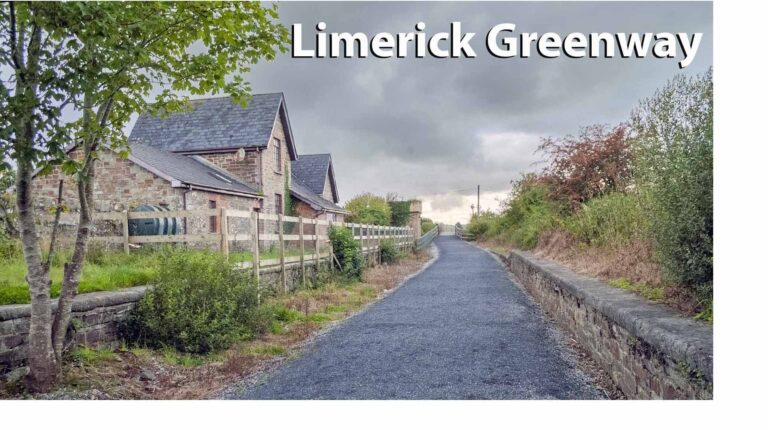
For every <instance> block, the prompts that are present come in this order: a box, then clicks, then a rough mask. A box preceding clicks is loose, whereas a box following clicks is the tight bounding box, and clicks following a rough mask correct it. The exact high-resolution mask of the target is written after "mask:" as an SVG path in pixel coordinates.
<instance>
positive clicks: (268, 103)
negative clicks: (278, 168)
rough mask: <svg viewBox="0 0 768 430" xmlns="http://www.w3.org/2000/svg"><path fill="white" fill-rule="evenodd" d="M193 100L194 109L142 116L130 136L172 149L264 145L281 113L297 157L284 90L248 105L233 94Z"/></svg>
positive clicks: (257, 99) (146, 142)
mask: <svg viewBox="0 0 768 430" xmlns="http://www.w3.org/2000/svg"><path fill="white" fill-rule="evenodd" d="M189 103H190V109H191V110H189V111H183V112H178V113H173V114H170V115H169V116H167V117H165V118H161V117H159V116H153V115H150V114H148V113H143V114H141V115H139V118H138V119H137V120H136V124H135V125H134V126H133V130H131V136H130V138H129V139H130V140H131V141H132V142H137V143H141V144H144V145H149V146H152V147H154V148H158V149H163V150H165V151H171V152H201V151H211V150H221V149H237V148H254V147H264V146H266V145H267V144H268V142H269V137H270V135H271V133H272V127H273V126H274V123H275V118H276V117H277V115H278V114H280V115H281V116H282V118H283V121H284V122H285V124H286V125H287V127H286V128H287V130H286V132H285V134H286V140H287V141H288V148H289V150H290V152H291V157H290V158H291V159H295V158H296V149H295V147H294V144H293V134H292V132H291V127H290V121H289V120H288V110H287V109H286V107H285V99H284V97H283V93H269V94H254V95H253V96H252V97H251V99H250V100H249V101H248V104H247V105H246V107H242V106H241V105H239V104H236V103H234V102H233V101H232V99H231V98H230V97H214V98H207V99H196V100H190V102H189Z"/></svg>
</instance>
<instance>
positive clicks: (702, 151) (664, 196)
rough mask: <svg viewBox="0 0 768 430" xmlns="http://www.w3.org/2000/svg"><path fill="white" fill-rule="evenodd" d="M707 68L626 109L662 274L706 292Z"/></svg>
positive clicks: (709, 276) (709, 273)
mask: <svg viewBox="0 0 768 430" xmlns="http://www.w3.org/2000/svg"><path fill="white" fill-rule="evenodd" d="M712 119H713V118H712V69H710V70H709V72H707V73H705V74H704V75H701V76H696V77H686V76H683V75H679V76H677V77H675V78H674V79H672V81H670V82H669V83H668V84H667V85H666V86H665V87H663V88H662V89H661V90H659V91H658V92H657V93H656V94H655V95H654V96H653V97H651V98H649V99H647V100H644V101H642V102H641V103H640V106H639V107H638V108H637V109H636V110H635V111H634V112H633V114H632V127H633V129H634V131H635V133H636V135H637V137H636V139H634V142H633V143H634V147H635V150H636V152H637V176H638V184H639V185H640V187H641V190H642V191H644V192H646V193H647V195H648V201H649V211H648V214H649V215H648V216H649V220H650V231H651V232H652V234H653V237H654V240H655V244H656V251H657V253H658V256H659V259H660V261H661V263H662V264H663V266H664V268H665V269H666V270H665V271H666V274H667V276H668V278H669V279H670V280H671V281H673V282H677V283H680V284H683V285H688V286H691V287H692V288H694V290H696V291H699V295H700V296H701V295H703V296H705V297H706V296H707V295H708V297H711V288H706V287H703V288H700V287H698V286H704V285H707V284H710V283H711V281H712V267H713V249H712V232H713V224H712V183H713V182H712V160H713V158H712V157H713V153H712V150H713V137H712V124H713V123H712Z"/></svg>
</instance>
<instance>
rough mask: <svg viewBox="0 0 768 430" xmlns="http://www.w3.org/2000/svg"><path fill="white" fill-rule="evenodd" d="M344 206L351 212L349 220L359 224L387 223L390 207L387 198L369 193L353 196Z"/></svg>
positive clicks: (390, 216)
mask: <svg viewBox="0 0 768 430" xmlns="http://www.w3.org/2000/svg"><path fill="white" fill-rule="evenodd" d="M344 208H345V209H346V210H348V211H350V212H351V213H352V215H350V217H349V221H350V222H354V223H360V224H375V225H389V223H390V220H391V219H392V209H391V208H390V207H389V204H388V203H387V200H386V199H384V198H383V197H379V196H375V195H373V194H371V193H364V194H360V195H357V196H355V197H353V198H352V199H351V200H350V201H348V202H347V204H346V205H345V206H344Z"/></svg>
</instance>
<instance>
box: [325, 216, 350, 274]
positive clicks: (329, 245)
mask: <svg viewBox="0 0 768 430" xmlns="http://www.w3.org/2000/svg"><path fill="white" fill-rule="evenodd" d="M342 225H343V224H342ZM331 227H333V221H330V220H328V252H329V254H328V262H329V263H331V273H333V241H331ZM353 231H354V230H353ZM352 234H354V233H352Z"/></svg>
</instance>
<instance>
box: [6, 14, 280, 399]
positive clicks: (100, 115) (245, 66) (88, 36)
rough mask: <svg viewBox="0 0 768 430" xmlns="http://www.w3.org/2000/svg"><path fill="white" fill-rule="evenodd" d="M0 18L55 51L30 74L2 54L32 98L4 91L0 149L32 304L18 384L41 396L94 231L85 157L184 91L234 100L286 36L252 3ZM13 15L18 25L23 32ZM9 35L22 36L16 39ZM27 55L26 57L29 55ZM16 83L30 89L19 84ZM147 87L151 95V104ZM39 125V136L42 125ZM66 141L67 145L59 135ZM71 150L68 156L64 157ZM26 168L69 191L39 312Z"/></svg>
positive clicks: (41, 286)
mask: <svg viewBox="0 0 768 430" xmlns="http://www.w3.org/2000/svg"><path fill="white" fill-rule="evenodd" d="M2 12H3V29H2V30H4V34H6V35H7V36H6V37H7V41H8V42H9V43H12V45H18V46H24V45H25V44H28V45H30V46H32V47H35V46H37V43H38V42H35V40H40V41H41V42H40V43H41V44H42V43H45V44H48V45H50V46H48V45H45V46H44V47H43V49H37V51H42V52H51V53H55V56H54V58H52V59H51V60H50V61H48V62H47V63H45V64H46V68H45V69H43V70H38V71H37V72H36V73H35V74H31V73H30V72H29V70H28V69H29V67H30V66H29V65H30V64H31V65H33V66H34V64H36V63H39V62H40V61H39V60H36V59H35V58H31V59H27V60H26V62H25V63H23V64H21V66H22V67H17V62H16V61H13V57H12V56H5V55H4V56H3V60H4V64H6V65H8V66H10V67H12V68H14V70H17V72H16V79H15V80H11V81H9V82H10V85H9V88H10V89H11V90H12V91H9V94H11V92H14V94H16V93H19V90H20V89H21V90H23V91H26V92H27V93H31V95H30V96H29V97H26V98H24V100H28V99H29V100H31V101H28V102H26V103H21V101H22V100H17V99H19V97H10V96H9V97H6V99H7V101H5V100H4V101H2V102H0V106H4V107H5V106H8V109H9V110H14V109H18V110H20V112H21V113H26V114H27V115H26V116H24V115H21V114H15V115H14V116H13V117H12V118H14V119H15V123H14V124H12V127H11V128H10V129H9V132H8V133H6V134H7V136H3V142H4V145H3V146H4V147H5V146H6V145H5V142H8V145H7V146H8V147H10V148H14V149H13V150H11V151H8V152H7V153H8V155H9V156H10V157H11V158H12V159H14V160H15V161H16V164H17V178H21V179H17V206H18V212H19V225H20V226H21V238H22V242H23V246H24V250H25V253H24V255H25V259H26V262H27V266H28V271H29V273H30V276H28V280H29V285H30V293H31V294H30V295H31V302H32V317H31V320H32V321H31V324H30V360H29V363H30V377H29V379H28V381H29V386H30V388H31V389H32V390H45V389H48V388H49V387H50V386H51V384H52V383H54V382H55V380H56V378H57V377H58V374H59V372H60V365H61V357H62V353H63V350H64V340H65V337H66V333H67V328H68V326H69V322H70V315H71V308H72V302H73V300H74V297H75V295H76V294H77V287H78V284H79V279H80V274H81V273H82V269H83V264H84V261H85V254H86V251H87V246H88V237H89V235H90V232H91V229H92V211H93V177H94V175H95V171H94V169H95V166H96V165H95V163H94V162H95V160H96V159H97V158H98V154H99V152H100V151H101V150H102V149H104V148H106V147H109V148H112V149H113V150H117V151H119V152H120V153H121V154H126V155H127V151H128V150H129V147H128V145H127V137H126V136H125V134H124V133H123V128H124V126H125V125H126V123H127V122H128V121H129V119H130V117H131V115H132V114H135V113H137V112H142V111H148V112H150V113H155V114H168V113H170V112H174V111H179V110H182V109H184V108H185V107H186V101H187V100H188V96H189V95H202V94H210V93H213V94H216V93H220V92H224V93H226V94H229V95H231V96H232V97H234V98H235V99H236V100H239V101H240V102H241V103H244V102H245V100H246V98H245V96H246V95H247V94H248V93H249V92H250V88H249V87H248V85H247V84H246V83H245V82H244V81H243V79H242V75H243V74H244V73H246V72H248V71H249V69H250V66H251V65H252V64H254V63H256V62H258V61H259V60H260V59H267V60H271V59H274V57H275V56H276V55H277V53H278V52H280V51H283V52H284V51H285V50H286V45H287V30H286V29H285V28H284V27H283V26H282V25H280V24H278V23H277V22H276V19H277V9H276V6H274V5H273V6H270V7H265V6H262V5H261V4H259V3H252V2H242V3H241V2H214V3H207V2H200V3H198V2H189V3H187V2H179V3H175V2H174V3H165V2H145V3H109V2H104V3H86V2H75V3H64V4H44V5H42V6H40V5H38V4H33V3H30V4H20V5H14V4H8V5H4V6H3V9H2ZM19 17H23V18H24V19H23V26H22V27H20V26H19ZM35 34H37V35H35ZM19 38H22V39H24V41H23V42H21V43H20V42H19ZM9 46H11V45H9ZM11 51H12V50H11ZM25 52H26V55H27V56H30V55H32V54H33V52H32V51H31V50H29V49H26V50H25ZM35 55H36V56H37V57H40V56H41V54H35ZM6 57H8V58H7V59H8V61H7V62H6ZM33 57H34V56H33ZM42 57H43V58H44V59H47V57H46V56H45V55H42ZM30 60H31V61H30ZM33 71H34V68H33ZM46 76H48V79H50V80H52V81H53V82H54V83H55V84H54V85H53V91H49V92H50V93H51V94H50V96H48V94H47V93H44V95H45V96H47V98H46V97H41V96H40V92H39V91H36V88H37V86H39V85H40V83H41V82H44V81H45V77H46ZM20 79H23V80H20ZM24 80H29V83H26V84H25V85H24V86H20V85H19V83H20V82H26V81H24ZM29 88H31V89H29ZM155 89H159V94H157V95H156V96H155V100H153V102H152V103H149V102H148V101H147V99H148V98H149V96H150V93H151V92H152V91H153V90H155ZM49 99H50V101H49ZM54 102H58V104H54ZM64 103H68V104H69V105H70V106H71V107H72V108H73V109H75V110H76V112H79V113H80V117H79V119H78V120H77V121H74V122H72V123H69V124H61V123H60V120H59V117H60V112H61V108H62V107H61V105H62V104H64ZM16 105H19V107H18V108H17V106H16ZM48 105H53V106H54V108H55V109H53V108H50V107H49V106H48ZM21 107H26V108H27V110H26V111H24V110H22V109H21ZM39 120H43V121H44V124H47V125H48V129H40V126H39V125H37V123H36V121H39ZM30 126H31V127H33V130H32V131H31V132H29V131H28V130H27V128H29V127H30ZM24 131H27V133H23V132H24ZM67 135H69V136H71V137H74V139H72V138H71V137H70V139H69V140H67V139H64V138H62V137H63V136H67ZM72 145H74V146H75V152H74V153H75V154H76V156H75V157H70V156H68V154H67V151H66V149H68V148H69V147H71V146H72ZM17 147H18V148H20V149H21V150H23V151H20V150H16V149H15V148H17ZM25 151H26V152H25ZM24 154H31V156H24ZM35 163H37V164H39V165H40V166H42V167H43V168H48V167H49V166H52V165H55V164H60V165H61V169H62V171H64V172H65V173H68V174H72V175H75V177H76V183H77V188H78V190H77V191H78V199H79V206H80V208H79V209H80V210H79V213H80V219H79V224H78V229H77V237H76V240H75V246H74V252H73V254H72V257H71V258H70V260H69V261H68V262H67V264H66V265H65V270H64V278H63V281H62V288H61V293H60V298H59V303H58V307H57V310H56V314H55V315H51V311H50V307H49V306H48V300H49V298H50V277H49V275H48V267H47V265H46V264H45V263H44V262H42V260H41V258H40V255H41V253H40V250H39V246H38V244H37V232H36V231H35V230H34V214H33V211H32V207H31V205H30V202H31V198H32V196H31V188H30V185H31V172H32V166H34V165H35ZM28 250H29V252H27V251H28ZM32 326H34V327H35V330H34V332H33V330H32V329H31V328H32ZM33 344H34V346H33ZM33 348H34V349H33ZM33 356H34V359H33Z"/></svg>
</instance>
